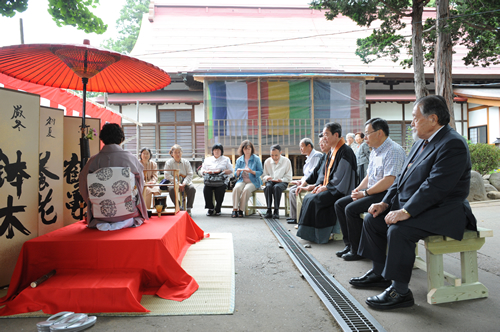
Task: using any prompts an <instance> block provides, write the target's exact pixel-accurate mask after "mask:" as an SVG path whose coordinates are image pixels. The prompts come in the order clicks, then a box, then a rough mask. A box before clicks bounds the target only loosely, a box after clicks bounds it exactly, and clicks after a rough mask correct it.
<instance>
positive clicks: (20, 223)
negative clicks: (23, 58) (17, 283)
mask: <svg viewBox="0 0 500 332" xmlns="http://www.w3.org/2000/svg"><path fill="white" fill-rule="evenodd" d="M39 108H40V97H39V96H38V95H33V94H30V93H25V92H19V91H13V90H8V89H0V133H1V136H0V266H1V268H0V285H7V284H8V283H9V281H10V276H11V275H12V272H13V270H14V266H15V263H16V260H17V257H18V255H19V252H20V251H21V247H22V245H23V243H24V242H25V241H27V240H29V239H32V238H34V237H36V236H37V235H38V229H37V228H38V189H39V183H38V180H39V176H38V174H39V172H38V164H39V152H38V139H39Z"/></svg>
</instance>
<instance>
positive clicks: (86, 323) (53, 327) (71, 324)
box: [36, 311, 97, 332]
mask: <svg viewBox="0 0 500 332" xmlns="http://www.w3.org/2000/svg"><path fill="white" fill-rule="evenodd" d="M96 320H97V317H96V316H90V317H89V316H87V315H86V314H75V313H73V312H71V311H63V312H59V313H57V314H55V315H52V316H50V317H49V318H48V319H47V320H46V321H43V322H40V323H37V324H36V327H37V330H38V332H55V331H65V332H78V331H83V330H85V329H87V328H89V327H91V326H93V325H94V324H95V322H96Z"/></svg>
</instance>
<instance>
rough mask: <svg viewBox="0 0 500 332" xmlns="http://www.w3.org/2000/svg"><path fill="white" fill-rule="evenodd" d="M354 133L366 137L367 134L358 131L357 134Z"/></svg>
mask: <svg viewBox="0 0 500 332" xmlns="http://www.w3.org/2000/svg"><path fill="white" fill-rule="evenodd" d="M354 135H359V137H361V138H365V134H363V133H362V132H360V131H358V132H357V133H356V134H354Z"/></svg>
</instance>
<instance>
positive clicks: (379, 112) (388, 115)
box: [371, 103, 411, 121]
mask: <svg viewBox="0 0 500 332" xmlns="http://www.w3.org/2000/svg"><path fill="white" fill-rule="evenodd" d="M401 110H402V107H401V104H396V103H376V104H372V105H371V117H372V118H382V119H385V120H387V121H393V120H394V121H398V120H399V121H401ZM410 115H411V112H410ZM410 119H411V117H410Z"/></svg>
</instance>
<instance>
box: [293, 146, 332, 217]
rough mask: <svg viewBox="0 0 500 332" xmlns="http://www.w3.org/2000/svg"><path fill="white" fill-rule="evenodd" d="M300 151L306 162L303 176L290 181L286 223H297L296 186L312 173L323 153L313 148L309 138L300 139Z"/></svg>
mask: <svg viewBox="0 0 500 332" xmlns="http://www.w3.org/2000/svg"><path fill="white" fill-rule="evenodd" d="M300 153H301V154H302V155H304V156H306V162H305V163H304V167H303V168H302V172H303V174H304V176H303V177H302V178H301V179H300V180H298V181H292V182H290V184H291V185H293V187H291V188H290V193H289V195H288V199H289V200H290V218H287V219H286V220H287V223H289V224H296V223H297V192H296V190H297V188H298V187H300V186H301V185H302V184H303V183H304V182H305V181H306V179H307V177H308V176H309V175H310V174H311V173H312V171H313V170H314V168H315V167H316V165H317V164H318V161H319V160H320V159H321V156H323V154H322V153H321V152H319V151H316V150H314V145H313V142H312V140H311V139H310V138H307V137H306V138H303V139H302V140H301V141H300Z"/></svg>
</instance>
